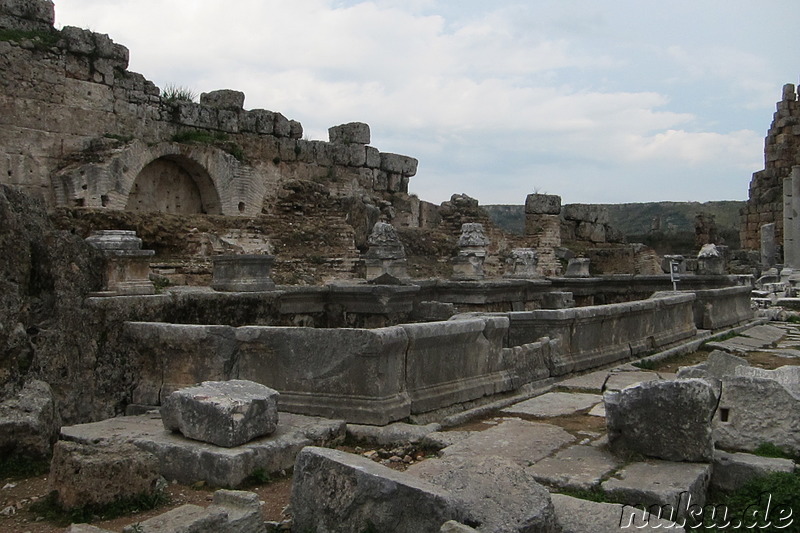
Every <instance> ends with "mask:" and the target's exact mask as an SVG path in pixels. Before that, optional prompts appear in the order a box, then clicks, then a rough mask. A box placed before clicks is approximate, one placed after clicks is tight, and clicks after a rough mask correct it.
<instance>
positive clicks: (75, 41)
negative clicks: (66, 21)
mask: <svg viewBox="0 0 800 533" xmlns="http://www.w3.org/2000/svg"><path fill="white" fill-rule="evenodd" d="M59 45H60V46H62V47H64V48H66V49H67V50H69V51H70V52H73V53H75V54H81V55H85V56H88V55H91V54H92V52H94V49H95V44H94V37H93V36H92V32H91V31H90V30H85V29H83V28H77V27H75V26H64V27H63V28H62V29H61V40H60V41H59Z"/></svg>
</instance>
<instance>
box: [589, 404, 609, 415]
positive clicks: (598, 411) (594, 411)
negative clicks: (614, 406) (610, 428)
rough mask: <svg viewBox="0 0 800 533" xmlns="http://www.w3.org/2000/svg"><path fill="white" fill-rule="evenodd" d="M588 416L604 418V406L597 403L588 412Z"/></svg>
mask: <svg viewBox="0 0 800 533" xmlns="http://www.w3.org/2000/svg"><path fill="white" fill-rule="evenodd" d="M588 415H589V416H602V417H604V418H605V416H606V404H604V403H598V404H597V405H595V406H594V407H592V408H591V409H590V410H589V413H588Z"/></svg>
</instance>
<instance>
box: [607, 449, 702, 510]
mask: <svg viewBox="0 0 800 533" xmlns="http://www.w3.org/2000/svg"><path fill="white" fill-rule="evenodd" d="M710 481H711V465H708V464H700V463H672V462H666V461H649V462H646V463H632V464H630V465H628V466H626V467H625V468H623V469H622V470H620V471H619V473H618V474H617V476H616V477H612V478H610V479H608V480H607V481H604V482H603V483H602V484H601V487H602V489H603V490H604V491H605V492H606V493H607V494H608V495H609V496H610V497H612V498H614V499H615V500H616V501H621V502H623V503H625V504H628V505H634V506H640V505H646V506H648V507H649V506H650V505H654V504H655V505H660V506H670V507H671V508H672V509H675V515H674V516H676V517H681V516H684V513H685V511H686V509H687V508H688V506H689V505H693V504H697V505H700V506H702V505H704V504H705V498H706V491H707V489H708V486H709V483H710ZM664 509H665V510H666V511H667V512H665V513H664V514H662V516H670V515H669V512H668V511H669V510H668V509H667V508H666V507H665V508H664Z"/></svg>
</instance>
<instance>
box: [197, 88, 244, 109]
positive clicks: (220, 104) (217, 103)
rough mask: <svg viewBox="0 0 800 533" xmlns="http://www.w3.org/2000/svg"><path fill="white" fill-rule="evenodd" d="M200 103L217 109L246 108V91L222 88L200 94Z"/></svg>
mask: <svg viewBox="0 0 800 533" xmlns="http://www.w3.org/2000/svg"><path fill="white" fill-rule="evenodd" d="M200 103H201V104H202V105H207V106H209V107H216V108H217V109H228V110H231V111H238V110H241V109H243V108H244V93H243V92H241V91H234V90H231V89H220V90H218V91H211V92H209V93H202V94H201V95H200Z"/></svg>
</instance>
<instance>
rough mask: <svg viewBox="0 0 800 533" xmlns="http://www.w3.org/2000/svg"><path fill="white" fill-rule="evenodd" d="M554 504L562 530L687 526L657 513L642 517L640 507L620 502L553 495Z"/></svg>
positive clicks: (618, 532)
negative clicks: (675, 523)
mask: <svg viewBox="0 0 800 533" xmlns="http://www.w3.org/2000/svg"><path fill="white" fill-rule="evenodd" d="M552 499H553V507H554V508H555V512H556V519H557V521H558V525H559V526H561V533H622V532H624V531H641V530H651V529H652V530H657V531H662V530H666V531H671V532H673V533H684V531H685V530H684V528H682V527H678V526H676V525H673V522H670V521H668V520H662V519H659V518H658V517H656V516H650V515H647V516H642V512H641V510H638V509H636V508H633V507H630V506H625V505H620V504H618V503H600V502H592V501H588V500H581V499H578V498H573V497H572V496H566V495H564V494H553V495H552Z"/></svg>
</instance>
